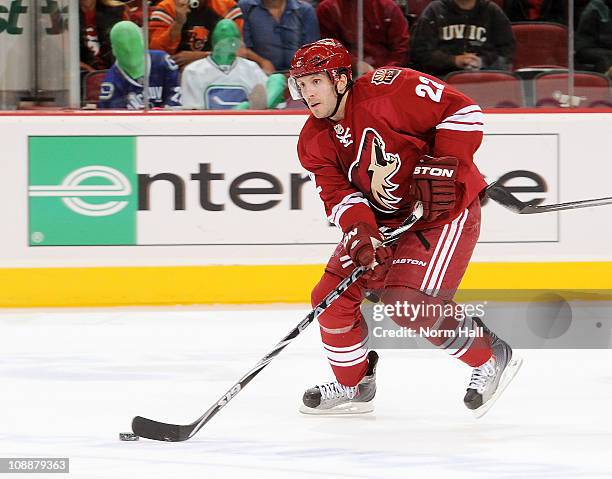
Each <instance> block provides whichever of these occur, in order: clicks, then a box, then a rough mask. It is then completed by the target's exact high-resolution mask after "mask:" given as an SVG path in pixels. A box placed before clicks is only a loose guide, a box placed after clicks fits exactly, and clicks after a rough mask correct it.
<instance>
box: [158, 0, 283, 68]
mask: <svg viewBox="0 0 612 479" xmlns="http://www.w3.org/2000/svg"><path fill="white" fill-rule="evenodd" d="M224 18H225V19H229V20H234V21H235V22H236V24H237V25H238V28H239V29H240V31H242V25H243V18H242V11H241V10H240V8H239V7H238V4H237V3H236V2H235V0H161V1H160V2H159V3H158V4H157V5H156V6H155V7H153V8H152V9H151V15H150V18H149V34H150V39H149V47H150V48H153V49H159V50H164V51H165V52H167V53H170V54H171V55H172V58H173V59H174V61H175V62H176V63H177V64H178V65H179V66H180V67H184V66H185V65H187V64H189V63H191V62H192V61H195V60H199V59H202V58H204V57H206V56H208V55H210V50H211V43H210V38H209V37H210V32H212V30H213V29H214V28H215V25H216V24H217V22H219V20H222V19H224ZM239 54H240V55H241V56H244V57H246V58H249V59H251V60H253V61H255V62H257V63H258V64H259V65H260V66H261V67H262V68H263V69H264V71H267V72H273V71H274V65H272V63H271V62H270V61H269V60H266V59H265V58H262V57H260V56H259V55H257V54H256V53H255V52H253V51H252V50H249V49H243V50H242V51H241V52H239Z"/></svg>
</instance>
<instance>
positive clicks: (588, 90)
mask: <svg viewBox="0 0 612 479" xmlns="http://www.w3.org/2000/svg"><path fill="white" fill-rule="evenodd" d="M568 77H569V73H567V72H564V73H559V72H556V73H541V74H540V75H538V76H536V77H535V79H534V80H533V87H534V98H535V106H536V107H539V108H546V107H548V108H569V107H570V106H573V107H582V108H610V107H612V94H611V92H610V80H609V79H608V78H607V77H606V76H604V75H602V74H600V73H594V72H575V73H574V92H573V95H572V97H571V98H570V97H569V84H568Z"/></svg>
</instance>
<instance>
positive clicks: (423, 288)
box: [420, 224, 448, 291]
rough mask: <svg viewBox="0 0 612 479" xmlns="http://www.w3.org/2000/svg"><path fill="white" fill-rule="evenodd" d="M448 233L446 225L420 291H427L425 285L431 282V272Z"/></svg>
mask: <svg viewBox="0 0 612 479" xmlns="http://www.w3.org/2000/svg"><path fill="white" fill-rule="evenodd" d="M447 233H448V224H445V225H444V229H443V230H442V234H441V235H440V237H439V238H438V243H437V244H436V248H435V249H434V252H433V255H431V259H430V260H429V266H428V267H427V271H425V276H424V277H423V282H422V283H421V287H420V290H421V291H425V285H426V284H427V281H429V276H430V275H431V271H432V270H433V268H434V266H435V264H436V260H437V257H438V253H439V252H440V248H441V247H442V244H443V243H444V239H445V238H446V234H447Z"/></svg>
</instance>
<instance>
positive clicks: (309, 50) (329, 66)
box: [288, 38, 352, 100]
mask: <svg viewBox="0 0 612 479" xmlns="http://www.w3.org/2000/svg"><path fill="white" fill-rule="evenodd" d="M321 72H327V74H328V75H329V78H330V80H332V81H333V82H334V83H336V82H337V81H338V80H339V79H340V73H344V74H346V75H347V77H348V79H349V82H350V80H351V78H352V72H351V55H350V54H349V52H348V51H347V50H346V48H344V46H343V45H342V43H340V42H339V41H338V40H334V39H333V38H324V39H322V40H318V41H316V42H314V43H307V44H306V45H304V46H302V47H300V48H299V49H298V50H297V51H296V52H295V55H293V60H291V67H290V69H289V82H288V83H289V91H290V92H291V96H292V98H293V99H294V100H301V99H302V94H301V93H300V89H299V88H298V87H297V82H296V80H297V79H298V78H300V77H303V76H306V75H312V74H313V73H321Z"/></svg>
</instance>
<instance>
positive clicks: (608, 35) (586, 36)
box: [576, 0, 612, 77]
mask: <svg viewBox="0 0 612 479" xmlns="http://www.w3.org/2000/svg"><path fill="white" fill-rule="evenodd" d="M576 61H577V62H579V63H580V64H581V68H585V69H589V70H594V71H597V72H600V73H605V74H606V75H607V76H608V77H612V0H591V1H590V2H589V4H588V5H587V6H586V8H585V9H584V11H583V12H582V15H581V16H580V23H579V24H578V30H577V32H576Z"/></svg>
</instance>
